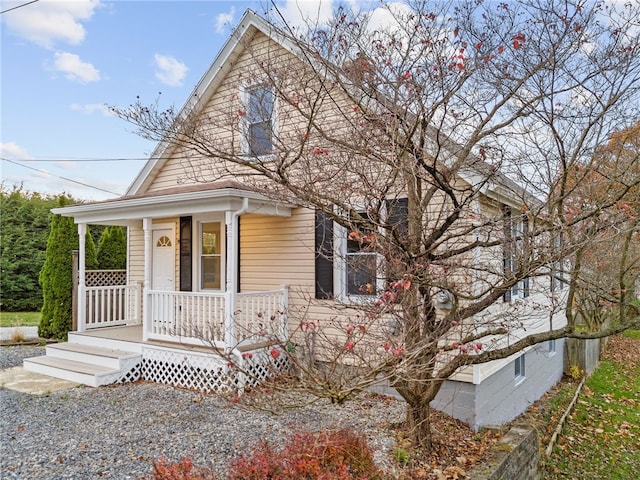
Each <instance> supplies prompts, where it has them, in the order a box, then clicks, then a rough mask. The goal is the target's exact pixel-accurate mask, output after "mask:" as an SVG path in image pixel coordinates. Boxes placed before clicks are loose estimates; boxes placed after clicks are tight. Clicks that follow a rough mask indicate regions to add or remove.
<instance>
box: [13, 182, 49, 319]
mask: <svg viewBox="0 0 640 480" xmlns="http://www.w3.org/2000/svg"><path fill="white" fill-rule="evenodd" d="M56 204H57V200H56V199H55V198H53V197H49V196H43V195H40V194H38V193H31V192H27V191H24V190H23V189H22V188H21V187H13V189H11V190H9V189H6V188H5V186H4V185H2V186H1V187H0V223H1V225H0V245H1V248H0V252H1V255H0V285H1V286H2V300H1V304H0V305H1V308H2V311H3V312H34V311H38V310H40V309H41V308H42V289H41V287H40V283H39V282H38V273H39V272H40V270H41V269H42V265H43V264H44V260H45V251H46V248H47V238H48V237H49V226H50V223H51V213H50V209H51V208H53V207H55V206H56Z"/></svg>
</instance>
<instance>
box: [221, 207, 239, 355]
mask: <svg viewBox="0 0 640 480" xmlns="http://www.w3.org/2000/svg"><path fill="white" fill-rule="evenodd" d="M237 218H238V217H237V215H235V214H234V212H233V211H229V210H228V211H226V212H225V216H224V223H225V226H226V230H227V238H226V246H227V265H226V267H227V268H226V275H225V278H226V285H225V291H224V304H225V309H224V344H225V348H226V350H227V351H230V350H232V349H233V348H234V347H235V346H236V343H237V335H236V318H235V311H236V308H237V305H236V272H237V271H238V239H237V234H238V229H237V228H236V227H237V225H236V219H237Z"/></svg>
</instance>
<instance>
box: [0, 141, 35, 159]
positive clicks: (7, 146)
mask: <svg viewBox="0 0 640 480" xmlns="http://www.w3.org/2000/svg"><path fill="white" fill-rule="evenodd" d="M0 157H3V158H8V159H9V160H33V157H32V156H31V155H29V154H28V153H27V151H26V150H25V149H24V148H22V147H21V146H20V145H18V144H17V143H15V142H6V143H0Z"/></svg>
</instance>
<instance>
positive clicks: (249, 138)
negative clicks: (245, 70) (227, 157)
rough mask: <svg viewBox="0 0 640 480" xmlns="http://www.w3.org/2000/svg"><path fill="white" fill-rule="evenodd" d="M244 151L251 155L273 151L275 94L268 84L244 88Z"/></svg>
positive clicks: (266, 153)
mask: <svg viewBox="0 0 640 480" xmlns="http://www.w3.org/2000/svg"><path fill="white" fill-rule="evenodd" d="M245 101H246V107H247V112H246V131H245V144H246V153H247V154H248V155H251V156H253V157H260V156H263V155H269V154H270V153H272V152H273V134H274V118H275V115H274V110H275V96H274V92H273V88H272V87H270V86H268V85H256V86H251V87H247V88H246V90H245Z"/></svg>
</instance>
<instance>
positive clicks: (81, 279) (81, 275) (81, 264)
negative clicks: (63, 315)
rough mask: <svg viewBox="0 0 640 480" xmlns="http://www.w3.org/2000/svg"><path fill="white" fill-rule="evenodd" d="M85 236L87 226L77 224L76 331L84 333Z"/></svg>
mask: <svg viewBox="0 0 640 480" xmlns="http://www.w3.org/2000/svg"><path fill="white" fill-rule="evenodd" d="M86 234H87V224H86V223H79V224H78V236H79V237H80V238H79V239H78V246H79V248H78V331H79V332H84V331H85V329H86V324H87V319H86V315H87V309H86V306H85V305H86V302H87V293H86V292H87V287H86V285H85V268H86V265H85V251H86V248H85V236H86Z"/></svg>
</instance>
